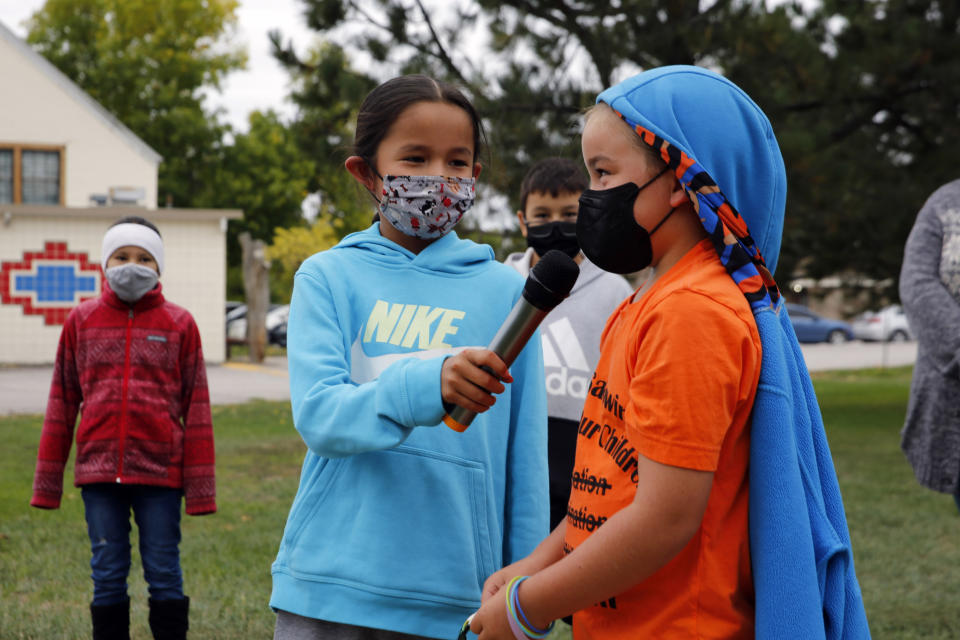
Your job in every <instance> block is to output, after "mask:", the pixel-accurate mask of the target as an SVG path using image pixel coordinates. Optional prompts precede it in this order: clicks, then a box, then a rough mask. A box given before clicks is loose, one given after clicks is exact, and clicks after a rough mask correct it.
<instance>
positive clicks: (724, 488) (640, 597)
mask: <svg viewBox="0 0 960 640" xmlns="http://www.w3.org/2000/svg"><path fill="white" fill-rule="evenodd" d="M760 356H761V347H760V336H759V334H758V333H757V327H756V323H755V322H754V319H753V314H752V313H751V312H750V307H749V304H748V303H747V301H746V299H745V298H744V296H743V293H741V292H740V290H739V289H738V288H737V286H736V285H735V284H734V282H733V280H732V279H731V278H730V276H729V275H728V274H727V273H726V271H725V269H724V267H723V265H721V264H720V261H719V260H718V259H717V255H716V253H715V252H714V250H713V248H712V246H711V245H710V242H709V241H708V240H704V241H702V242H700V243H699V244H697V245H696V246H695V247H694V248H693V249H691V250H690V251H689V252H688V253H687V254H686V255H685V256H684V257H683V258H682V259H681V260H680V261H679V262H678V263H677V264H675V265H674V266H673V267H672V268H671V269H670V270H669V271H668V272H667V273H665V274H663V276H661V277H660V279H659V280H658V281H657V282H656V283H654V284H653V286H652V287H651V288H650V290H649V291H647V292H646V294H644V296H643V297H642V298H641V299H640V300H637V301H636V302H633V301H632V299H628V300H625V301H624V302H623V303H622V304H621V305H620V307H619V308H618V309H617V310H616V311H614V312H613V314H612V315H611V316H610V319H609V320H608V321H607V326H606V328H605V329H604V332H603V336H602V338H601V355H600V361H599V362H598V364H597V368H596V371H595V373H594V376H593V380H592V382H591V388H590V393H589V395H588V396H587V399H586V401H585V403H584V407H583V417H582V418H581V419H580V429H579V436H578V440H577V457H576V464H575V465H574V471H573V479H572V489H571V492H570V503H569V506H568V508H567V520H566V536H565V539H564V549H565V551H566V552H567V553H569V552H571V551H572V550H573V549H575V548H576V547H577V545H579V544H580V543H581V542H583V541H584V540H585V539H586V538H587V537H588V536H589V535H590V534H591V533H592V532H594V531H596V530H597V529H598V528H599V527H600V526H601V525H602V524H603V522H605V521H606V520H607V519H608V518H609V517H610V516H612V515H613V514H614V513H616V512H617V511H619V510H620V509H622V508H623V507H625V506H627V505H628V504H630V503H631V501H632V500H633V497H634V494H635V493H636V489H637V454H638V453H639V454H642V455H643V456H645V457H647V458H649V459H651V460H654V461H656V462H659V463H661V464H666V465H671V466H676V467H683V468H688V469H697V470H702V471H712V472H713V473H714V477H713V486H712V488H711V491H710V498H709V502H708V504H707V509H706V512H705V513H704V516H703V521H702V522H701V525H700V529H699V531H698V532H697V534H696V535H694V537H693V538H692V539H691V540H690V542H689V543H688V544H687V545H686V546H685V547H684V548H683V549H682V550H681V551H680V553H679V554H677V555H676V556H675V557H674V558H673V559H672V560H670V562H668V563H667V564H666V565H665V566H663V567H662V568H661V569H660V570H659V571H657V572H656V573H654V574H653V575H651V576H649V577H647V578H646V579H645V580H643V581H642V582H639V583H638V584H636V585H635V586H633V587H632V588H630V589H629V590H627V591H625V592H623V593H621V594H619V595H617V596H615V597H613V598H611V599H609V600H607V601H605V602H600V603H597V604H596V605H594V606H593V607H590V608H589V609H585V610H583V611H580V612H577V613H576V614H575V616H574V623H573V625H574V626H573V629H574V637H575V638H576V640H592V639H596V640H601V639H602V640H637V639H638V638H752V637H753V611H754V605H753V603H754V598H753V577H752V574H751V570H750V548H749V539H748V533H747V502H748V484H747V482H748V476H747V470H748V461H749V456H750V429H749V420H750V411H751V408H752V406H753V399H754V395H755V393H756V389H757V380H758V378H759V375H760ZM637 544H643V541H642V540H638V541H637Z"/></svg>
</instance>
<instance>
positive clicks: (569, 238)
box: [527, 221, 580, 258]
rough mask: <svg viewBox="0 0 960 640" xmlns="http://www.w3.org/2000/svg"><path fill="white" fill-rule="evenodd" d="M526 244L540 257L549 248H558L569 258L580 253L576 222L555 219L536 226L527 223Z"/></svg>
mask: <svg viewBox="0 0 960 640" xmlns="http://www.w3.org/2000/svg"><path fill="white" fill-rule="evenodd" d="M527 246H528V247H532V248H533V250H534V251H535V252H536V254H537V255H538V256H540V257H541V258H542V257H543V256H544V255H546V253H547V252H548V251H550V250H551V249H559V250H560V251H562V252H564V253H565V254H567V255H568V256H570V257H571V258H576V257H577V254H578V253H580V244H579V243H578V242H577V223H576V222H561V221H555V222H547V223H544V224H538V225H536V226H532V225H530V224H527Z"/></svg>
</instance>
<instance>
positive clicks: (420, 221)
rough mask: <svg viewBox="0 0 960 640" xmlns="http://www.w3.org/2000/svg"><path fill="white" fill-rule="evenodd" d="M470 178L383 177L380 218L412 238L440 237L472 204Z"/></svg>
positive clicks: (471, 183)
mask: <svg viewBox="0 0 960 640" xmlns="http://www.w3.org/2000/svg"><path fill="white" fill-rule="evenodd" d="M475 196H476V184H475V180H474V179H473V178H453V177H444V176H385V177H384V178H383V191H382V193H381V194H380V208H379V209H380V215H381V216H382V217H383V218H385V219H386V220H387V221H389V222H390V224H391V225H393V226H394V228H395V229H397V231H400V232H401V233H404V234H406V235H408V236H413V237H415V238H439V237H440V236H442V235H444V234H446V233H447V232H448V231H450V230H451V229H453V227H454V226H456V224H457V223H458V222H460V218H462V217H463V214H464V213H466V211H467V209H469V208H470V207H471V206H472V205H473V200H474V198H475Z"/></svg>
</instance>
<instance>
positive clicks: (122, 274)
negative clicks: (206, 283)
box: [30, 216, 217, 638]
mask: <svg viewBox="0 0 960 640" xmlns="http://www.w3.org/2000/svg"><path fill="white" fill-rule="evenodd" d="M102 260H103V262H102V267H103V270H104V273H105V276H106V282H105V283H104V285H103V294H102V295H101V296H100V298H98V299H95V300H88V301H86V302H84V303H82V304H80V305H79V306H77V307H76V308H75V309H73V311H71V312H70V315H69V316H68V317H67V321H66V323H65V324H64V327H63V332H62V333H61V335H60V344H59V346H58V348H57V360H56V363H55V365H54V371H53V382H52V384H51V386H50V397H49V399H48V401H47V411H46V416H45V418H44V423H43V432H42V434H41V436H40V447H39V453H38V456H37V468H36V473H35V475H34V481H33V498H32V499H31V501H30V504H31V505H33V506H34V507H39V508H42V509H56V508H58V507H59V506H60V497H61V494H62V492H63V469H64V466H65V465H66V462H67V457H68V456H69V454H70V447H71V444H72V441H73V432H74V426H75V424H76V421H77V414H78V413H81V415H80V424H79V426H78V427H77V428H76V438H77V456H76V464H75V470H74V484H75V485H76V486H78V487H80V488H81V493H82V496H83V502H84V508H85V513H86V520H87V528H88V533H89V535H90V542H91V548H92V551H93V560H92V561H91V567H92V568H93V576H92V577H93V602H92V603H91V605H90V612H91V616H92V618H93V635H94V638H108V637H109V638H129V635H128V634H129V631H128V630H129V621H130V609H129V607H130V599H129V596H128V595H127V583H126V580H127V575H128V574H129V572H130V511H131V509H132V510H133V515H134V520H135V521H136V523H137V527H138V530H139V534H140V556H141V560H142V564H143V572H144V578H145V579H146V581H147V584H148V587H149V592H150V600H149V602H150V628H151V630H152V631H153V635H154V637H155V638H160V637H163V638H184V637H186V631H187V611H188V607H189V598H187V597H185V596H184V595H183V576H182V572H181V569H180V551H179V543H180V504H181V500H182V498H183V497H184V496H185V498H186V512H187V513H188V514H190V515H203V514H207V513H213V512H214V511H216V509H217V506H216V500H215V484H214V450H213V425H212V422H211V418H210V400H209V396H208V393H207V375H206V368H205V365H204V361H203V352H202V350H201V347H200V334H199V332H198V330H197V325H196V323H195V322H194V320H193V317H192V316H191V315H190V313H189V312H188V311H187V310H186V309H183V308H181V307H179V306H177V305H175V304H172V303H170V302H167V301H166V300H165V299H164V297H163V293H162V288H161V286H160V284H159V277H160V274H161V272H162V271H163V241H162V239H161V238H160V232H159V231H158V230H157V228H156V227H155V226H154V225H153V224H151V223H150V222H149V221H147V220H145V219H143V218H140V217H137V216H133V217H128V218H124V219H122V220H120V221H118V222H117V223H115V224H114V225H113V226H111V227H110V228H109V229H108V230H107V233H106V234H105V235H104V238H103V251H102ZM81 407H82V412H81V411H80V409H81Z"/></svg>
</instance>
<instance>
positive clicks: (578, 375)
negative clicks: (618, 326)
mask: <svg viewBox="0 0 960 640" xmlns="http://www.w3.org/2000/svg"><path fill="white" fill-rule="evenodd" d="M587 186H588V183H587V178H586V176H585V175H584V173H583V171H582V170H581V168H580V165H578V164H577V163H576V162H574V161H572V160H569V159H567V158H546V159H544V160H541V161H540V162H538V163H537V164H535V165H533V167H531V168H530V170H529V171H528V172H527V175H526V176H525V177H524V179H523V183H522V185H521V188H520V209H519V210H518V211H517V218H518V219H519V221H520V232H521V233H522V234H523V237H524V238H526V240H527V245H528V249H527V250H526V251H525V252H524V253H511V254H510V255H509V256H507V259H506V260H504V263H505V264H508V265H510V266H511V267H513V268H514V269H516V270H517V271H518V272H520V275H522V276H524V277H526V276H527V275H528V274H529V272H530V269H531V268H532V267H533V266H534V265H535V264H536V263H537V261H538V260H539V259H540V257H541V256H543V255H544V254H546V252H547V251H550V250H551V249H559V250H560V251H563V252H564V253H566V254H567V255H569V256H570V257H572V258H573V259H574V261H576V262H577V263H578V264H579V265H580V276H579V277H578V278H577V283H576V284H575V285H574V287H573V290H572V291H571V292H570V297H568V298H567V299H566V300H564V301H563V302H562V303H560V305H559V306H557V307H556V308H555V309H554V310H553V311H551V312H550V314H549V315H548V316H547V317H546V319H545V320H544V321H543V324H542V325H540V335H541V339H542V342H543V363H544V373H545V376H546V383H547V433H548V442H547V455H548V463H549V467H550V530H551V531H552V530H553V529H554V528H555V527H556V526H557V525H558V524H559V523H560V522H561V521H562V520H563V519H564V518H565V517H566V515H567V500H568V499H569V497H570V483H571V476H572V475H574V473H575V472H579V475H581V476H582V475H586V472H587V471H588V470H586V469H582V470H575V469H574V468H573V462H574V457H575V453H576V448H577V428H578V426H579V421H580V412H581V410H582V409H583V401H584V399H585V398H586V397H587V394H588V393H589V392H590V380H591V378H592V376H593V369H594V367H595V366H596V364H597V359H598V358H599V357H600V334H601V333H602V332H603V328H604V326H605V325H606V322H607V318H608V317H609V316H610V314H611V313H612V312H613V310H614V309H616V308H617V306H618V305H619V304H620V303H621V302H623V300H624V299H625V298H627V297H628V296H629V295H631V294H632V293H633V287H631V286H630V284H629V283H628V282H627V281H626V280H625V279H624V278H623V277H622V276H619V275H616V274H613V273H608V272H606V271H603V270H601V269H600V268H599V267H597V266H596V265H594V264H593V263H592V262H590V261H589V260H587V259H586V258H585V257H584V256H583V254H582V253H580V247H579V245H578V244H577V232H576V222H577V212H578V211H579V199H580V194H581V193H582V192H583V191H584V189H586V188H587Z"/></svg>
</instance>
